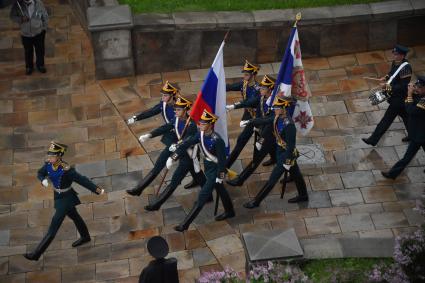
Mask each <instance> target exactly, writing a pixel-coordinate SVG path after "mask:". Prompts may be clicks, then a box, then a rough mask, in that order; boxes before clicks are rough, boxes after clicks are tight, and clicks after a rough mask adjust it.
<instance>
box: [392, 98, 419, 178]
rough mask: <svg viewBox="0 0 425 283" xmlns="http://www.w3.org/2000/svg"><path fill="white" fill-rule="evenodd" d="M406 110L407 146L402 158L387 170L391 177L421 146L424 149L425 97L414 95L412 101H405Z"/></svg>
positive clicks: (400, 169)
mask: <svg viewBox="0 0 425 283" xmlns="http://www.w3.org/2000/svg"><path fill="white" fill-rule="evenodd" d="M406 110H407V113H408V114H409V127H408V132H409V138H410V141H409V146H408V147H407V150H406V153H405V154H404V156H403V158H402V159H400V161H398V162H397V163H396V164H395V165H394V166H393V167H392V168H391V170H390V171H389V172H388V173H389V175H390V176H391V177H392V178H396V177H397V176H398V175H400V173H401V172H402V171H403V170H404V168H406V166H407V165H408V164H409V163H410V161H412V159H413V158H414V157H415V155H416V153H417V152H418V151H419V149H420V148H421V147H422V149H423V150H424V151H425V98H419V97H414V98H413V102H410V103H409V102H408V103H406Z"/></svg>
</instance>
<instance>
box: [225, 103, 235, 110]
mask: <svg viewBox="0 0 425 283" xmlns="http://www.w3.org/2000/svg"><path fill="white" fill-rule="evenodd" d="M234 109H235V105H234V104H230V105H226V110H227V111H232V110H234Z"/></svg>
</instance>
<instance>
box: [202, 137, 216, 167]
mask: <svg viewBox="0 0 425 283" xmlns="http://www.w3.org/2000/svg"><path fill="white" fill-rule="evenodd" d="M201 146H202V152H203V153H204V154H205V159H206V160H208V161H211V162H214V163H217V162H218V160H217V157H215V156H214V155H212V154H211V153H210V152H209V151H208V150H207V148H206V147H205V144H204V131H201Z"/></svg>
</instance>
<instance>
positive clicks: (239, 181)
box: [227, 75, 276, 186]
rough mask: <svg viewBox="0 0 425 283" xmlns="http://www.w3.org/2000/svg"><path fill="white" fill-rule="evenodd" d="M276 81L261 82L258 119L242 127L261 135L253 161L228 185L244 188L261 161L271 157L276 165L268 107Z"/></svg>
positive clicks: (257, 110) (258, 137)
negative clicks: (256, 131) (255, 130)
mask: <svg viewBox="0 0 425 283" xmlns="http://www.w3.org/2000/svg"><path fill="white" fill-rule="evenodd" d="M274 85H275V81H274V80H273V79H272V78H270V77H268V76H267V75H266V76H264V78H263V80H262V81H261V82H260V93H261V98H260V102H259V103H258V105H257V109H256V113H257V118H255V119H251V120H248V121H243V123H242V125H245V127H251V128H254V127H255V128H258V129H259V130H258V131H259V134H258V136H257V141H256V143H255V148H254V154H253V159H252V161H251V162H250V163H249V164H248V166H246V167H245V169H244V170H243V171H242V172H241V174H239V176H238V177H237V178H234V179H232V180H228V181H227V183H228V184H229V185H231V186H242V185H243V183H244V182H245V180H246V179H248V177H249V176H251V174H252V173H253V172H254V171H255V169H257V167H258V166H259V165H260V163H261V161H262V160H263V159H264V158H265V157H266V155H267V154H269V155H270V159H271V160H272V162H273V163H275V156H276V153H275V149H276V148H275V138H274V136H273V117H274V115H273V111H271V107H269V105H268V103H267V102H268V101H269V100H270V96H271V93H272V91H273V88H274Z"/></svg>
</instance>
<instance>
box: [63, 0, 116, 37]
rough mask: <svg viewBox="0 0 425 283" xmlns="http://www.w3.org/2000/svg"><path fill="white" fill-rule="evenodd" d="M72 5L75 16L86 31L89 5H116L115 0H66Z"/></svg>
mask: <svg viewBox="0 0 425 283" xmlns="http://www.w3.org/2000/svg"><path fill="white" fill-rule="evenodd" d="M68 2H69V4H70V5H71V6H72V9H73V12H74V14H75V16H76V17H77V18H78V20H79V21H80V23H81V26H82V27H83V28H84V30H85V31H86V32H88V30H87V26H88V23H87V9H88V8H89V7H102V6H115V5H118V1H117V0H68Z"/></svg>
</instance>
